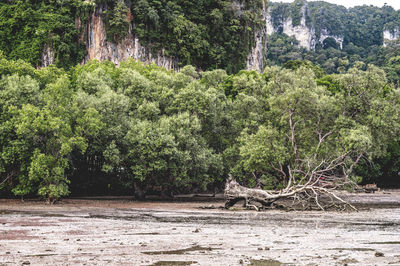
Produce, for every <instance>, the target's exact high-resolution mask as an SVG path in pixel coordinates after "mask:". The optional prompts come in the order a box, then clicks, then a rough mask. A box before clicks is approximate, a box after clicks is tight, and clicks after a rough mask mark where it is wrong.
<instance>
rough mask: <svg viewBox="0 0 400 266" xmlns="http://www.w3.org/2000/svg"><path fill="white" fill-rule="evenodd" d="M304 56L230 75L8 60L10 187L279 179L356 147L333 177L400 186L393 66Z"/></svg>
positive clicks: (2, 118) (1, 168)
mask: <svg viewBox="0 0 400 266" xmlns="http://www.w3.org/2000/svg"><path fill="white" fill-rule="evenodd" d="M291 66H292V68H280V67H267V68H266V69H265V71H264V72H263V73H258V72H255V71H246V70H243V71H240V72H239V73H238V74H234V75H228V74H227V73H226V71H224V70H213V71H204V72H198V71H196V69H195V68H194V67H193V66H190V65H188V66H185V67H184V68H182V70H181V71H180V72H175V71H167V70H165V69H163V68H160V67H157V66H156V65H145V64H143V63H140V62H137V61H134V60H128V61H126V62H123V63H121V65H120V66H119V67H117V66H115V65H114V64H113V63H111V62H107V61H106V62H103V63H100V62H97V61H91V62H89V63H87V64H85V65H77V66H75V67H74V68H72V69H70V70H69V71H66V70H63V69H61V68H57V67H55V66H50V67H45V68H41V69H39V70H37V69H34V68H33V67H31V66H30V65H29V64H27V63H24V62H23V61H13V60H7V59H6V58H5V57H4V56H2V58H1V61H0V75H1V77H2V78H1V80H0V107H1V109H0V110H1V114H0V141H1V143H2V145H1V148H0V177H1V181H0V182H1V185H0V188H1V193H2V195H9V194H13V195H18V196H22V197H24V196H33V195H39V196H41V197H43V198H46V199H48V200H49V201H50V202H51V201H54V200H56V199H58V198H60V197H63V196H66V195H69V194H70V193H72V194H74V195H96V194H97V195H98V194H103V195H104V194H105V195H112V194H128V195H130V194H133V193H134V191H135V192H136V193H139V192H140V191H158V192H161V191H162V193H164V194H166V195H171V194H173V193H182V192H188V191H198V192H200V191H207V190H208V191H210V190H211V191H212V190H213V189H215V188H221V186H222V184H223V182H224V180H225V179H226V177H227V175H228V174H232V175H233V176H234V177H235V178H237V179H238V180H240V182H241V183H242V184H246V185H248V186H254V185H256V182H258V181H260V182H261V183H262V184H263V186H264V187H266V188H279V187H281V186H283V185H285V184H286V183H287V182H288V180H287V176H286V175H285V174H287V173H288V172H287V171H288V169H293V168H294V167H295V166H296V165H298V164H299V162H307V164H308V165H309V166H311V165H314V164H319V163H320V162H321V161H322V160H328V159H329V158H333V157H335V156H336V157H340V156H341V155H342V154H346V156H345V157H343V159H344V161H343V163H342V164H341V166H343V165H346V169H347V171H346V172H343V169H342V168H337V169H332V171H331V172H330V174H331V175H336V176H345V178H346V179H348V180H352V181H353V182H356V183H357V182H377V183H378V184H380V185H389V184H390V183H391V182H392V183H393V184H396V183H397V184H398V176H397V171H398V169H397V162H398V160H399V158H400V157H399V154H400V153H399V151H398V150H399V148H398V145H397V141H398V137H397V136H398V133H399V129H400V126H399V117H400V116H399V113H398V112H399V110H400V108H399V107H400V106H399V104H400V98H399V96H400V94H399V93H400V92H399V91H398V89H395V88H394V87H393V86H392V85H391V84H390V83H388V80H387V79H386V77H385V73H384V71H383V70H382V69H379V68H378V67H375V66H373V65H370V66H368V67H366V70H363V65H362V64H361V63H360V64H358V65H357V66H356V67H353V68H351V69H349V70H348V71H347V72H344V73H341V74H332V75H325V74H323V73H321V72H319V70H318V68H316V67H314V66H313V65H312V64H311V63H305V64H297V67H293V65H291ZM293 125H295V127H296V129H295V132H294V133H293V134H292V132H293V131H292V129H293V127H292V126H293ZM321 138H323V139H324V141H321ZM294 141H295V142H296V149H295V150H294V149H293V147H294V146H293V144H294ZM336 157H335V158H336ZM371 173H373V174H371ZM296 178H301V176H300V175H299V176H298V177H296Z"/></svg>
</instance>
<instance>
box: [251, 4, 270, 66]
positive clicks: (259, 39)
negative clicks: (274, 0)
mask: <svg viewBox="0 0 400 266" xmlns="http://www.w3.org/2000/svg"><path fill="white" fill-rule="evenodd" d="M262 4H263V10H262V14H263V19H264V21H265V22H267V21H268V20H267V10H266V7H265V1H264V0H262ZM254 37H255V41H256V42H255V43H256V45H255V47H253V49H252V50H251V52H250V54H249V55H248V56H247V62H246V68H247V69H250V70H257V71H259V72H261V71H263V70H264V67H265V66H264V61H265V60H264V58H265V56H266V54H267V42H266V37H267V25H266V26H265V27H263V28H261V29H258V30H257V31H256V33H255V36H254Z"/></svg>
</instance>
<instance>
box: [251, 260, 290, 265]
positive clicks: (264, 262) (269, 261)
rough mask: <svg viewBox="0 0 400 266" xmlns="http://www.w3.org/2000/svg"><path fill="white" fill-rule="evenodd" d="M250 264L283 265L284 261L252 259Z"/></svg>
mask: <svg viewBox="0 0 400 266" xmlns="http://www.w3.org/2000/svg"><path fill="white" fill-rule="evenodd" d="M248 265H249V266H250V265H251V266H281V265H284V264H283V263H282V262H280V261H277V260H250V264H248Z"/></svg>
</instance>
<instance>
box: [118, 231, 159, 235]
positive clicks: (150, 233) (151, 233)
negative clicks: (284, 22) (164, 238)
mask: <svg viewBox="0 0 400 266" xmlns="http://www.w3.org/2000/svg"><path fill="white" fill-rule="evenodd" d="M123 235H125V236H146V235H160V233H158V232H149V233H130V234H123Z"/></svg>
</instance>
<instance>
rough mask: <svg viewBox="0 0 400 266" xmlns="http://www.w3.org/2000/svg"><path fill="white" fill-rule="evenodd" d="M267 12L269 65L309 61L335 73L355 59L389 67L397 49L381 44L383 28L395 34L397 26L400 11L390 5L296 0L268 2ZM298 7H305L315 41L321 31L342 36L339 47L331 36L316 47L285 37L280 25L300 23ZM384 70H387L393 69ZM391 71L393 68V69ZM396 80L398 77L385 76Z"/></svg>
mask: <svg viewBox="0 0 400 266" xmlns="http://www.w3.org/2000/svg"><path fill="white" fill-rule="evenodd" d="M269 6H270V10H271V11H270V12H271V16H272V22H273V25H274V28H275V29H277V30H278V31H277V33H274V34H273V35H272V36H270V38H269V39H268V40H267V42H268V51H267V61H268V63H269V64H276V65H281V66H282V65H284V64H285V63H286V62H287V61H289V60H309V61H311V62H313V63H314V64H315V65H319V66H320V67H322V68H323V69H324V70H325V71H326V72H328V73H338V72H340V71H342V70H343V69H349V68H351V67H353V66H354V64H355V63H356V62H358V61H362V62H364V63H365V64H366V65H367V64H374V65H377V66H380V67H389V65H391V64H390V61H391V60H392V61H393V60H394V59H393V57H395V56H397V55H398V53H399V50H400V46H399V43H398V42H397V41H392V42H387V43H386V46H383V43H384V39H383V31H385V30H387V31H389V32H390V33H395V32H396V30H398V29H399V28H400V27H399V26H400V11H395V10H394V9H393V8H392V7H390V6H386V5H385V6H383V7H382V8H378V7H374V6H366V5H364V6H357V7H354V8H350V9H346V8H344V7H342V6H338V5H334V4H330V3H326V2H322V1H316V2H308V3H307V5H305V1H303V0H297V1H294V2H293V3H291V4H288V3H270V4H269ZM300 8H305V16H306V17H305V19H306V25H307V27H309V28H310V29H312V30H313V31H314V32H315V37H316V39H317V40H318V39H319V38H320V36H321V35H322V34H325V35H330V36H336V37H341V38H342V39H343V43H342V47H341V46H340V44H339V43H338V42H337V41H336V40H335V39H334V38H332V37H328V38H326V39H325V40H324V41H323V42H322V43H319V42H318V41H317V42H316V46H315V49H312V50H307V49H305V48H302V47H299V45H298V41H297V40H296V39H295V38H294V37H293V36H287V35H285V34H283V33H282V31H280V30H279V29H280V27H281V25H282V23H283V21H285V20H286V19H287V18H291V19H292V24H293V26H296V25H298V24H299V17H298V16H299V14H300V15H301V16H302V15H303V14H302V13H301V11H300ZM390 68H391V70H389V69H386V70H387V73H389V71H392V69H393V68H392V67H390ZM392 73H393V71H392ZM388 76H389V78H390V79H391V80H392V81H395V82H397V79H398V78H399V77H398V76H397V77H396V76H394V75H388Z"/></svg>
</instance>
